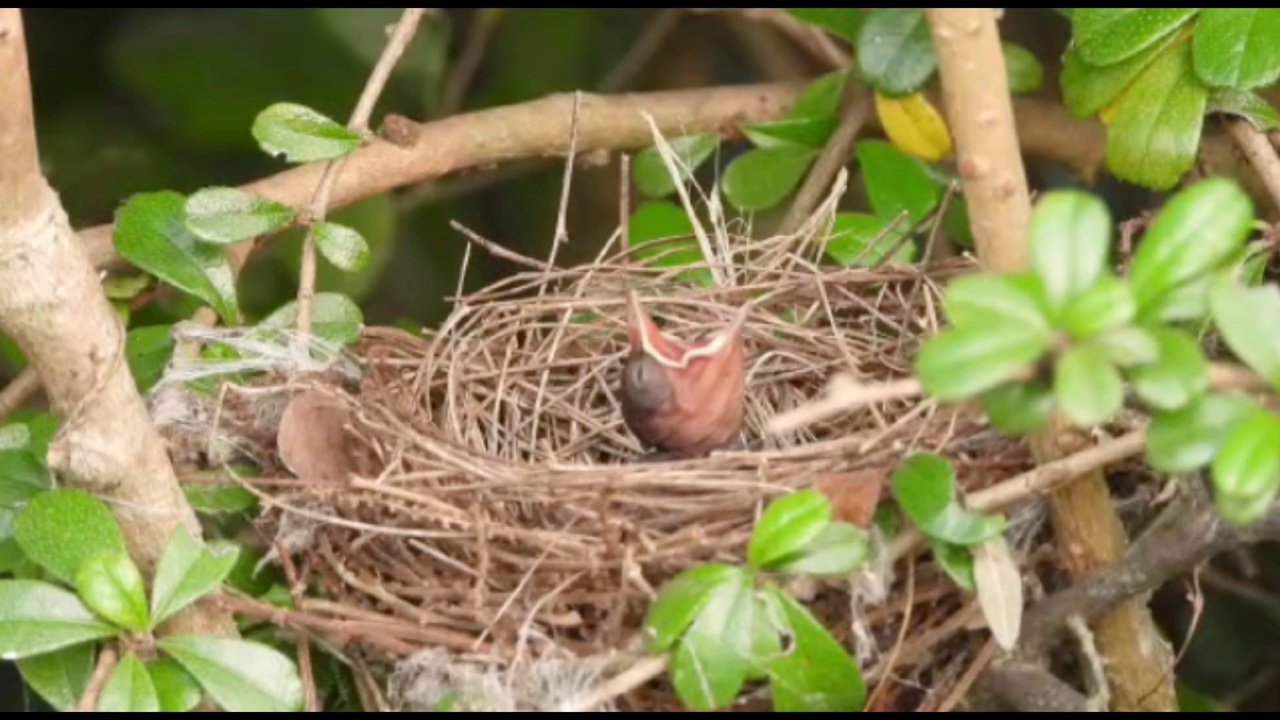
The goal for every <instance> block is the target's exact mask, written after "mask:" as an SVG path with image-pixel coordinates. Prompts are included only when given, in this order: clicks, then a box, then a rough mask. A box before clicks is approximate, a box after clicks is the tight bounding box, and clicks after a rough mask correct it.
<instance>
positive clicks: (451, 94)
mask: <svg viewBox="0 0 1280 720" xmlns="http://www.w3.org/2000/svg"><path fill="white" fill-rule="evenodd" d="M504 12H505V8H476V11H475V14H474V15H472V17H471V26H470V27H468V28H467V37H466V39H465V40H463V41H462V52H461V53H459V54H458V59H457V60H455V61H454V62H453V67H452V68H451V69H450V70H449V77H448V78H447V79H446V80H445V83H444V91H443V92H442V93H440V114H441V115H452V114H454V113H456V112H458V110H460V109H461V108H462V103H463V101H464V100H465V99H466V97H467V88H468V87H470V85H471V79H472V78H474V77H475V75H476V71H478V70H479V69H480V64H481V63H482V62H483V61H484V53H485V50H488V49H489V40H490V39H492V38H493V31H494V30H496V29H497V28H498V23H499V22H500V21H501V20H502V15H503V13H504Z"/></svg>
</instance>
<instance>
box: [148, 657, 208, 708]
mask: <svg viewBox="0 0 1280 720" xmlns="http://www.w3.org/2000/svg"><path fill="white" fill-rule="evenodd" d="M147 672H148V673H149V674H150V675H151V683H152V684H153V685H155V688H156V698H157V699H158V700H159V701H160V712H178V713H181V712H190V711H191V710H192V709H193V708H195V706H196V705H198V704H199V703H200V694H201V693H200V684H199V683H197V682H196V679H195V678H193V677H191V673H188V672H187V671H186V670H183V669H182V666H181V665H179V664H178V663H177V662H174V661H173V660H171V659H169V658H160V659H159V660H153V661H152V662H149V663H147Z"/></svg>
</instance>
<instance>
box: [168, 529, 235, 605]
mask: <svg viewBox="0 0 1280 720" xmlns="http://www.w3.org/2000/svg"><path fill="white" fill-rule="evenodd" d="M237 554H238V550H237V549H236V548H235V546H229V547H227V548H225V549H223V550H221V551H214V550H211V549H210V548H207V547H205V546H204V545H202V544H201V543H199V542H196V540H195V539H194V538H192V537H191V533H190V531H188V530H187V528H186V526H184V525H178V526H177V527H176V528H174V530H173V534H172V535H170V536H169V542H168V544H167V545H165V548H164V554H162V555H161V556H160V560H159V561H158V562H157V563H156V577H155V583H154V586H153V587H152V589H151V614H152V625H151V626H152V627H155V626H157V625H159V624H160V623H163V622H164V621H165V620H167V619H169V618H171V617H173V615H174V614H175V613H177V612H178V611H179V610H182V609H183V608H185V607H186V606H188V605H190V604H191V603H193V602H195V601H196V600H198V599H200V598H201V597H202V596H204V595H205V594H207V593H209V592H211V591H212V590H214V589H216V588H217V587H218V586H219V585H221V584H222V581H223V580H224V579H226V577H227V574H228V573H230V572H231V568H232V567H234V566H235V564H236V557H237Z"/></svg>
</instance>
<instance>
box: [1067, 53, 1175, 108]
mask: <svg viewBox="0 0 1280 720" xmlns="http://www.w3.org/2000/svg"><path fill="white" fill-rule="evenodd" d="M1177 37H1178V36H1177V34H1176V33H1170V34H1169V35H1166V36H1165V37H1164V38H1161V39H1160V40H1159V41H1157V42H1156V43H1155V44H1153V45H1150V46H1148V47H1147V48H1146V49H1144V50H1143V51H1142V52H1139V53H1138V54H1136V55H1134V56H1132V57H1130V58H1129V59H1127V60H1125V61H1123V62H1118V63H1115V64H1114V65H1108V66H1106V67H1097V66H1094V65H1090V64H1089V63H1087V62H1085V61H1084V60H1083V59H1082V58H1081V57H1080V50H1079V48H1077V47H1074V46H1073V47H1071V48H1068V49H1067V52H1066V54H1064V55H1063V56H1062V75H1061V78H1060V80H1059V82H1060V84H1061V85H1062V101H1063V103H1065V104H1066V106H1067V108H1068V109H1069V110H1070V111H1071V114H1073V115H1075V116H1076V117H1078V118H1086V117H1089V116H1090V115H1093V114H1095V113H1097V112H1099V111H1101V110H1102V109H1103V108H1105V107H1106V106H1107V105H1110V104H1111V102H1112V101H1113V100H1115V99H1116V98H1117V97H1119V96H1120V93H1122V92H1124V91H1125V90H1126V89H1127V88H1128V87H1129V85H1130V83H1132V82H1133V81H1134V80H1135V79H1137V77H1138V76H1139V75H1141V74H1142V71H1143V70H1146V69H1147V66H1149V65H1150V64H1151V62H1152V61H1153V60H1155V59H1156V58H1157V57H1159V56H1160V54H1161V53H1162V52H1164V51H1165V50H1166V49H1167V48H1168V47H1169V45H1171V44H1172V43H1173V42H1174V40H1175V39H1177Z"/></svg>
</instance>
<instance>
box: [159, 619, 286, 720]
mask: <svg viewBox="0 0 1280 720" xmlns="http://www.w3.org/2000/svg"><path fill="white" fill-rule="evenodd" d="M159 645H160V649H161V650H163V651H165V652H166V653H168V654H169V656H170V657H172V658H173V659H174V660H176V661H177V662H178V664H179V665H181V666H182V667H183V669H184V670H186V671H187V672H189V673H191V676H192V677H194V678H195V679H196V682H198V683H200V686H201V687H203V688H204V690H205V692H207V693H209V695H210V696H211V697H212V698H213V699H214V701H216V702H217V703H218V704H219V705H221V706H222V707H223V708H224V709H226V710H228V711H230V712H298V711H299V710H300V709H301V708H302V680H301V679H300V678H299V677H298V670H297V668H296V667H295V666H294V664H293V662H292V661H291V660H290V659H289V658H287V657H285V656H284V655H283V654H281V653H280V652H278V651H276V650H273V649H271V648H269V647H267V646H266V645H262V644H261V643H255V642H248V641H245V640H230V639H225V638H213V637H200V636H194V635H170V636H168V637H165V638H161V639H160V640H159Z"/></svg>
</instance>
